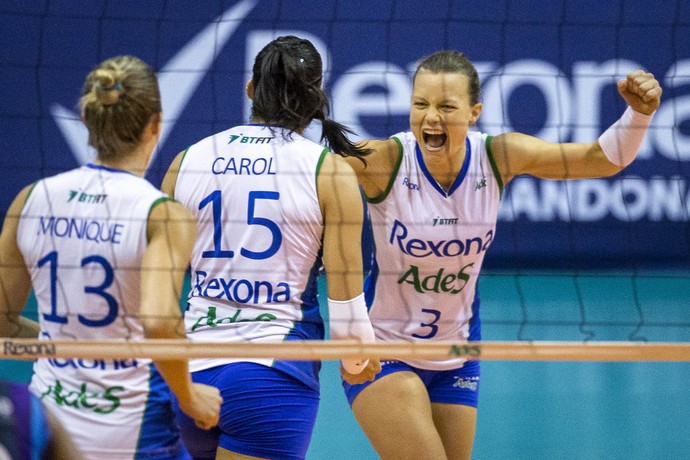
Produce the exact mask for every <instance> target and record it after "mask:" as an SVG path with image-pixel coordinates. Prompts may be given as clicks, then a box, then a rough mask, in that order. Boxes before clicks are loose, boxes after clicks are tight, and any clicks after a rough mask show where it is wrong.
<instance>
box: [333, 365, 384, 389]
mask: <svg viewBox="0 0 690 460" xmlns="http://www.w3.org/2000/svg"><path fill="white" fill-rule="evenodd" d="M379 372H381V361H379V360H378V358H369V364H367V367H365V368H364V370H363V371H362V372H360V373H359V374H350V373H349V372H348V371H346V370H345V369H344V368H343V366H342V364H341V365H340V375H342V377H343V380H345V381H346V382H347V383H349V384H350V385H355V384H357V383H364V382H369V381H371V380H374V377H376V374H378V373H379Z"/></svg>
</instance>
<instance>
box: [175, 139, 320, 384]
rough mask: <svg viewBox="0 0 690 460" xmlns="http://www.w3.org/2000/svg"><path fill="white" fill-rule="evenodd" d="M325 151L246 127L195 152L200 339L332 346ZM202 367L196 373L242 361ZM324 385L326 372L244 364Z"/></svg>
mask: <svg viewBox="0 0 690 460" xmlns="http://www.w3.org/2000/svg"><path fill="white" fill-rule="evenodd" d="M327 154H328V152H327V150H325V149H324V148H323V147H322V146H320V145H318V144H316V143H314V142H312V141H310V140H308V139H306V138H304V137H302V136H301V135H299V134H296V133H292V134H289V133H288V132H287V131H286V130H284V129H282V128H268V127H266V126H263V125H244V126H237V127H235V128H232V129H230V130H227V131H224V132H221V133H218V134H216V135H214V136H211V137H208V138H206V139H204V140H202V141H200V142H198V143H197V144H195V145H193V146H191V147H190V148H189V149H188V150H187V152H186V153H185V155H184V158H183V160H182V163H181V166H180V170H179V173H178V178H177V182H176V185H175V192H174V196H175V199H177V200H178V201H180V202H181V203H182V204H184V205H185V206H186V207H187V208H188V209H189V210H190V211H192V212H193V213H194V214H195V215H196V216H197V220H198V224H199V236H198V238H197V241H196V245H195V248H194V253H193V256H192V262H191V265H192V266H191V291H190V294H189V305H188V310H187V312H186V313H185V324H186V328H187V334H188V336H189V338H190V339H191V340H193V341H224V342H282V341H285V340H309V339H322V338H323V336H324V330H323V322H322V319H321V316H320V314H319V309H318V300H317V292H316V281H317V275H318V271H319V269H320V267H321V243H322V235H323V216H322V213H321V208H320V206H319V201H318V196H317V191H316V178H317V174H318V169H319V166H320V164H321V161H322V160H323V157H324V155H327ZM233 361H236V360H233V359H231V358H228V359H199V360H192V362H191V363H190V368H191V370H192V371H198V370H202V369H207V368H210V367H214V366H218V365H221V364H226V363H229V362H233ZM242 361H253V362H258V363H262V364H265V365H268V366H274V367H276V368H280V369H282V370H284V371H286V372H288V373H290V374H291V375H294V376H296V377H297V378H299V379H300V380H303V381H304V382H305V383H307V384H309V385H312V386H316V385H318V384H317V380H316V374H317V372H318V364H313V363H305V362H302V363H300V362H284V361H274V360H271V359H252V360H247V359H243V360H242Z"/></svg>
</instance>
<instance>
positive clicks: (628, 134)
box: [599, 106, 654, 167]
mask: <svg viewBox="0 0 690 460" xmlns="http://www.w3.org/2000/svg"><path fill="white" fill-rule="evenodd" d="M653 116H654V114H652V115H645V114H643V113H640V112H636V111H635V110H633V109H632V107H630V106H628V108H627V109H626V110H625V112H623V115H622V116H621V117H620V119H618V121H616V122H615V123H614V124H612V125H611V126H610V127H609V128H608V129H607V130H606V131H604V132H603V133H602V134H601V136H599V145H601V149H602V150H603V151H604V155H606V158H608V159H609V161H610V162H611V163H613V164H614V165H616V166H622V167H625V166H628V165H629V164H630V163H632V161H633V160H634V159H635V156H637V151H638V150H639V149H640V146H641V145H642V140H643V139H644V135H645V133H646V132H647V128H648V127H649V124H650V123H651V122H652V117H653Z"/></svg>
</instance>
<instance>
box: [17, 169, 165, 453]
mask: <svg viewBox="0 0 690 460" xmlns="http://www.w3.org/2000/svg"><path fill="white" fill-rule="evenodd" d="M165 199H168V198H167V197H166V196H165V195H164V194H163V193H161V192H160V191H159V190H156V189H155V188H154V187H153V186H152V185H151V184H150V183H148V182H147V181H146V180H144V179H142V178H140V177H137V176H135V175H133V174H130V173H128V172H124V171H119V170H113V169H109V168H106V167H102V166H95V165H87V166H82V167H81V168H78V169H75V170H72V171H69V172H66V173H63V174H59V175H57V176H53V177H49V178H47V179H44V180H41V181H39V182H37V183H36V184H35V185H34V187H33V189H32V190H31V193H30V194H29V197H28V198H27V201H26V203H25V205H24V207H23V209H22V212H21V217H20V221H19V226H18V238H17V239H18V245H19V248H20V250H21V252H22V254H23V256H24V260H25V262H26V265H27V267H28V270H29V273H30V274H31V280H32V284H33V288H34V293H35V295H36V300H37V302H38V313H39V321H40V325H41V338H42V339H61V340H64V339H67V340H71V339H90V340H102V339H127V340H140V339H142V338H143V328H142V326H141V323H140V320H139V301H140V279H139V268H140V266H141V259H142V256H143V253H144V250H145V248H146V241H147V240H146V222H147V218H148V215H149V212H150V211H151V209H152V207H153V206H155V204H156V203H157V202H158V201H161V200H165ZM31 390H32V391H33V392H34V393H35V394H36V395H38V396H40V397H41V398H42V400H43V401H44V403H45V404H46V405H47V406H48V409H50V410H51V411H52V412H54V413H55V414H56V415H57V416H58V417H59V419H60V420H61V421H62V424H63V425H64V426H65V427H66V428H67V430H68V431H69V433H70V435H71V436H72V438H73V439H74V440H75V442H76V443H77V445H78V446H79V448H80V449H81V450H82V452H83V453H84V455H85V456H86V458H90V459H104V460H105V459H127V458H134V456H135V455H137V454H138V453H139V454H140V453H142V452H146V449H147V448H148V446H147V444H146V442H143V441H142V439H145V438H147V437H149V440H148V441H147V442H151V441H154V442H155V441H157V440H167V441H163V444H162V445H158V446H156V448H157V449H158V448H159V447H163V446H165V442H168V441H169V442H171V443H176V442H177V438H176V436H171V437H170V438H168V437H167V436H170V433H171V428H172V423H171V421H170V418H169V417H170V413H172V412H170V413H166V410H167V408H168V406H169V401H166V400H165V399H166V398H169V390H168V389H167V387H166V386H165V385H164V384H163V382H162V380H161V378H160V376H159V375H157V373H156V372H154V371H153V370H152V366H151V361H150V360H148V359H138V358H137V359H122V360H119V359H118V360H112V359H97V360H90V359H61V358H51V359H40V360H38V361H37V362H36V363H35V365H34V375H33V378H32V381H31ZM145 415H146V421H147V425H146V426H142V422H143V421H144V419H145ZM157 417H158V419H157ZM160 417H167V419H164V418H160ZM161 424H162V426H163V427H164V428H165V429H167V431H165V430H164V431H161V432H160V433H156V432H155V431H153V432H154V433H156V434H155V435H152V431H151V430H160V428H161V426H159V425H161ZM168 447H170V446H168Z"/></svg>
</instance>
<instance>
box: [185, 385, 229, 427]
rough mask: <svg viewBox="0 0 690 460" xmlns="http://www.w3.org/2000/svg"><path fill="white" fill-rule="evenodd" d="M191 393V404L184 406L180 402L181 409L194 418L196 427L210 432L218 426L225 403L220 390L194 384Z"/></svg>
mask: <svg viewBox="0 0 690 460" xmlns="http://www.w3.org/2000/svg"><path fill="white" fill-rule="evenodd" d="M191 393H192V394H191V398H189V403H188V404H187V405H186V406H182V403H181V402H180V409H182V411H183V412H184V413H185V414H187V415H189V416H190V417H191V418H193V419H194V423H195V424H196V426H198V427H199V428H201V429H202V430H209V429H211V428H213V427H214V426H216V425H218V417H219V414H220V405H221V403H222V402H223V398H222V397H221V396H220V391H219V390H218V388H216V387H213V386H210V385H204V384H203V383H193V384H192V387H191Z"/></svg>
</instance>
